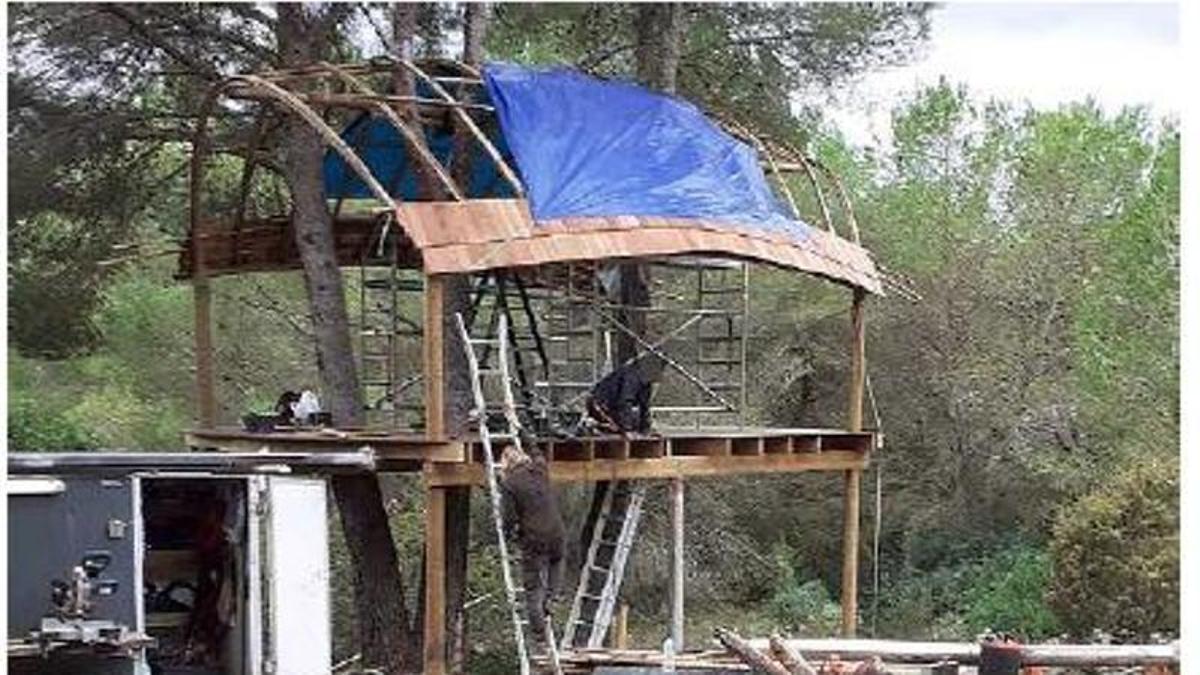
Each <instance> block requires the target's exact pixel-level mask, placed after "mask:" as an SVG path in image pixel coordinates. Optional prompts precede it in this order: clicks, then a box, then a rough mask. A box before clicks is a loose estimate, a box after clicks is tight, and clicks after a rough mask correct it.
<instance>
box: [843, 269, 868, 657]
mask: <svg viewBox="0 0 1200 675" xmlns="http://www.w3.org/2000/svg"><path fill="white" fill-rule="evenodd" d="M865 298H866V293H864V292H863V291H862V290H860V289H855V291H854V302H853V303H852V304H851V306H850V330H851V341H850V401H849V406H848V410H847V425H846V426H847V427H848V428H849V430H850V431H862V419H863V388H864V385H865V382H866V330H865V324H864V322H863V300H864V299H865ZM861 487H862V470H861V469H851V470H849V471H847V472H846V480H845V490H844V493H843V497H842V635H843V636H844V637H854V634H855V632H856V631H857V630H858V516H859V492H860V490H861Z"/></svg>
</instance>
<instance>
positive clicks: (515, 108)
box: [484, 64, 808, 237]
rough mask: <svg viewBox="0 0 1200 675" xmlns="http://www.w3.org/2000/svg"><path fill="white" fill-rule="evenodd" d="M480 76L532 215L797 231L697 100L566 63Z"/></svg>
mask: <svg viewBox="0 0 1200 675" xmlns="http://www.w3.org/2000/svg"><path fill="white" fill-rule="evenodd" d="M484 79H485V81H486V83H487V89H488V93H489V95H490V96H491V99H492V103H493V105H495V106H496V112H497V115H498V116H499V118H500V127H501V129H502V130H503V131H504V137H505V139H506V140H507V141H508V146H509V148H511V150H512V153H513V156H514V157H515V158H516V160H517V167H518V168H519V170H520V173H521V178H522V179H523V181H524V183H525V186H526V189H527V191H528V196H529V202H530V207H531V209H532V211H533V215H534V218H535V219H537V220H548V219H553V218H565V217H587V216H673V217H682V218H703V219H707V220H715V221H722V222H727V223H730V224H737V225H742V226H747V227H753V228H759V229H764V230H771V231H776V232H783V233H788V234H791V235H793V236H796V237H805V236H807V234H808V226H807V225H805V224H804V223H801V222H799V221H797V220H795V219H794V218H792V217H791V215H790V213H789V212H788V210H787V209H786V207H784V206H783V205H782V204H780V202H779V201H778V200H777V199H776V198H775V196H774V194H772V192H771V190H770V188H769V187H768V185H767V182H766V179H765V177H764V176H763V172H762V169H761V168H760V166H759V164H758V158H757V156H756V154H755V152H754V151H753V150H752V149H751V148H750V147H749V146H747V145H746V144H744V143H741V142H739V141H737V140H735V139H733V138H732V137H730V136H729V135H728V134H726V133H725V132H723V131H722V130H721V129H719V128H718V127H717V126H716V125H715V124H714V123H713V122H711V121H710V120H709V119H708V118H707V117H705V116H704V114H703V113H701V112H700V111H699V110H698V109H696V107H695V106H693V105H691V104H689V103H686V102H684V101H681V100H679V99H676V98H672V97H669V96H664V95H661V94H657V93H654V92H651V91H649V90H646V89H644V88H642V87H638V86H636V85H633V84H626V83H622V82H613V81H605V80H599V79H596V78H592V77H588V76H586V75H583V74H581V73H579V72H577V71H572V70H567V69H555V70H531V69H527V68H522V67H518V66H512V65H507V64H490V65H488V66H487V68H486V69H485V70H484Z"/></svg>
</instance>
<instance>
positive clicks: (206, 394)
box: [192, 275, 217, 429]
mask: <svg viewBox="0 0 1200 675" xmlns="http://www.w3.org/2000/svg"><path fill="white" fill-rule="evenodd" d="M192 296H193V298H194V308H193V309H194V312H195V316H194V320H195V331H196V333H195V341H196V421H197V423H198V425H199V426H200V427H201V428H204V429H208V428H211V427H213V426H214V425H215V423H216V421H217V397H216V393H215V387H214V384H213V383H214V382H215V381H216V378H215V375H214V373H213V371H214V367H213V339H212V312H211V307H212V289H211V288H210V286H209V281H208V278H207V277H203V276H199V275H197V276H196V278H195V280H194V281H193V282H192Z"/></svg>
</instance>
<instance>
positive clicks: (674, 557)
mask: <svg viewBox="0 0 1200 675" xmlns="http://www.w3.org/2000/svg"><path fill="white" fill-rule="evenodd" d="M683 569H684V560H683V478H672V479H671V645H672V649H673V650H674V652H675V653H676V654H679V653H681V652H683V650H684V646H683V644H684V643H683Z"/></svg>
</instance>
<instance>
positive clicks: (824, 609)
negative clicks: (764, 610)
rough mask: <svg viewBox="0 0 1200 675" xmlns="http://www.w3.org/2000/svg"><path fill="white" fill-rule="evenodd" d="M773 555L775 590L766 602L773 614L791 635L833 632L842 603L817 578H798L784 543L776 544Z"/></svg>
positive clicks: (838, 620)
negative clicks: (775, 571)
mask: <svg viewBox="0 0 1200 675" xmlns="http://www.w3.org/2000/svg"><path fill="white" fill-rule="evenodd" d="M773 557H774V559H775V564H776V566H777V568H778V572H777V578H776V582H775V585H776V588H775V593H774V595H772V596H771V599H770V601H769V602H768V606H769V608H770V612H771V615H772V617H773V618H774V619H775V620H776V621H778V622H779V623H780V625H782V626H783V627H784V629H785V630H787V631H788V632H789V633H791V634H796V635H803V636H811V637H827V636H830V635H834V634H836V632H837V628H838V626H839V625H840V623H841V620H842V611H841V606H840V605H838V603H836V602H834V601H833V600H832V599H831V598H830V597H829V591H828V590H827V589H826V588H825V584H824V583H823V582H822V581H821V580H820V579H809V580H807V581H801V580H800V579H799V578H798V577H797V574H796V569H795V567H794V562H793V556H792V554H791V552H790V551H789V550H788V549H787V547H786V546H781V545H780V546H776V548H775V550H774V551H773Z"/></svg>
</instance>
